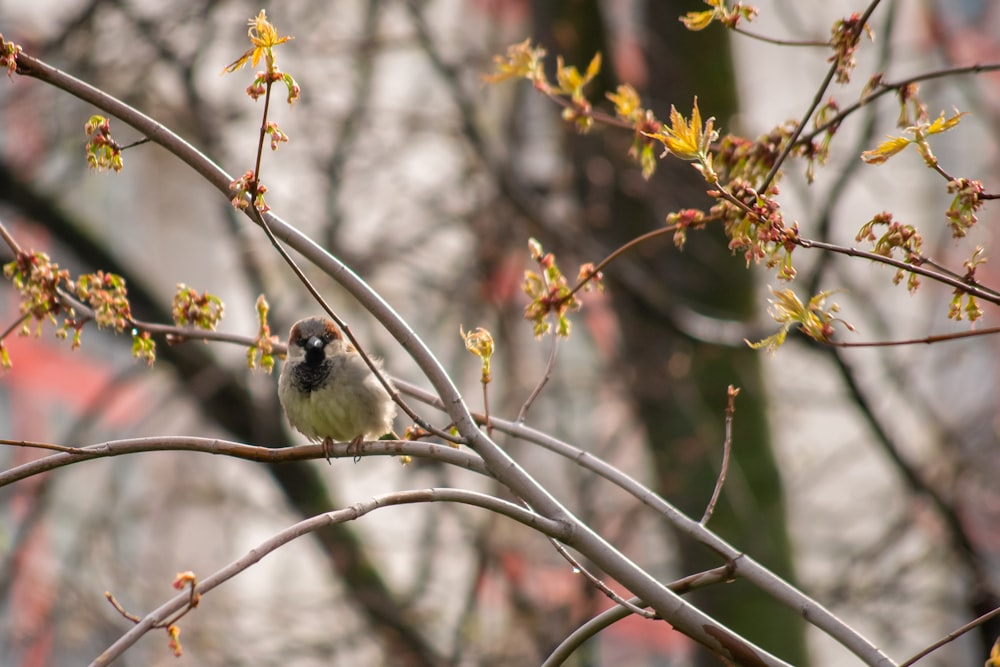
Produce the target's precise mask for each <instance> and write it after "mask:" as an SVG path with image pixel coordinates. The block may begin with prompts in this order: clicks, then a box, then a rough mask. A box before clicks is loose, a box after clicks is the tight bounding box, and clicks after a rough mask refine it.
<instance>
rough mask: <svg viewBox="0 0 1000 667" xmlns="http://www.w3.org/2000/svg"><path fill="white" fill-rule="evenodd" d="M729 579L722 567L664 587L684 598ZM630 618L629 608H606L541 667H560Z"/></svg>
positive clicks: (728, 568)
mask: <svg viewBox="0 0 1000 667" xmlns="http://www.w3.org/2000/svg"><path fill="white" fill-rule="evenodd" d="M730 580H732V567H731V566H730V565H722V566H720V567H717V568H714V569H711V570H706V571H704V572H697V573H695V574H692V575H688V576H686V577H683V578H681V579H677V580H676V581H673V582H671V583H669V584H667V588H669V589H670V590H672V591H673V592H674V593H677V594H678V595H683V594H684V593H687V592H690V591H693V590H695V589H697V588H703V587H705V586H709V585H712V584H719V583H722V582H725V581H730ZM628 602H629V603H631V604H632V605H635V606H638V605H641V604H642V600H640V599H639V598H632V599H631V600H628ZM631 615H632V612H631V611H630V610H629V608H628V607H625V606H623V605H616V606H614V607H611V608H609V609H605V610H604V611H602V612H601V613H600V614H598V615H597V616H595V617H594V618H592V619H590V620H589V621H587V622H586V623H584V624H583V625H581V626H580V627H579V628H577V629H576V630H574V631H573V632H572V633H571V634H570V635H569V636H568V637H566V638H565V639H564V640H562V642H560V643H559V646H557V647H556V648H555V650H553V651H552V653H550V654H549V655H548V656H547V657H546V658H545V662H543V663H542V667H558V666H559V665H562V664H563V663H564V662H565V661H566V660H567V659H569V657H570V656H571V655H572V654H573V653H574V652H575V651H576V650H577V649H578V648H580V646H581V645H583V643H584V642H586V641H587V640H588V639H591V638H592V637H595V636H596V635H597V634H598V633H600V632H601V631H602V630H604V629H605V628H607V627H609V626H611V625H612V624H614V623H617V622H618V621H620V620H622V619H625V618H628V617H629V616H631ZM654 618H658V617H654Z"/></svg>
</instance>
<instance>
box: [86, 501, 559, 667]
mask: <svg viewBox="0 0 1000 667" xmlns="http://www.w3.org/2000/svg"><path fill="white" fill-rule="evenodd" d="M438 502H448V503H462V504H465V505H471V506H473V507H481V508H483V509H487V510H489V511H491V512H495V513H496V514H500V515H502V516H506V517H508V518H510V519H513V520H514V521H517V522H518V523H520V524H523V525H525V526H527V527H528V528H531V529H532V530H536V531H538V532H541V533H544V534H545V535H549V536H550V537H556V536H559V535H562V534H563V533H564V532H565V531H564V528H563V526H562V524H560V523H558V522H556V521H551V520H549V519H546V518H545V517H542V516H540V515H538V514H536V513H534V512H531V511H530V510H526V509H524V508H523V507H520V506H519V505H516V504H514V503H511V502H508V501H506V500H501V499H500V498H495V497H493V496H489V495H486V494H484V493H478V492H476V491H466V490H463V489H440V488H431V489H421V490H413V491H398V492H394V493H388V494H384V495H381V496H375V497H374V498H369V499H368V500H365V501H362V502H358V503H355V504H353V505H351V506H350V507H346V508H344V509H341V510H335V511H333V512H327V513H325V514H320V515H318V516H314V517H311V518H309V519H305V520H303V521H299V522H298V523H296V524H294V525H291V526H289V527H288V528H285V529H284V530H282V531H281V532H279V533H277V534H276V535H274V536H272V537H270V538H269V539H267V540H265V541H264V542H262V543H260V544H258V545H257V546H256V547H254V548H253V549H251V550H250V551H249V552H247V554H246V555H244V556H243V557H241V558H239V559H237V560H235V561H233V562H232V563H230V564H229V565H227V566H226V567H224V568H222V569H221V570H219V571H217V572H215V573H213V574H212V575H210V576H208V577H206V578H205V579H203V580H201V581H200V583H199V584H198V586H197V591H196V592H197V594H198V595H204V594H205V593H208V592H210V591H211V590H212V589H214V588H216V587H218V586H219V585H221V584H223V583H225V582H227V581H229V580H230V579H232V578H233V577H235V576H236V575H238V574H240V573H242V572H244V571H246V570H247V569H248V568H250V567H251V566H252V565H254V564H255V563H257V562H258V561H260V560H261V559H262V558H264V556H267V555H268V554H270V553H272V552H273V551H275V550H276V549H278V548H280V547H282V546H284V545H286V544H288V543H289V542H291V541H292V540H295V539H297V538H299V537H302V536H303V535H308V534H309V533H311V532H313V531H315V530H318V529H320V528H323V527H324V526H329V525H331V524H336V523H343V522H345V521H354V520H355V519H359V518H361V517H363V516H365V515H366V514H369V513H371V512H373V511H375V510H377V509H380V508H383V507H393V506H397V505H410V504H414V503H438ZM192 593H193V592H192V591H184V592H182V593H180V594H179V595H175V596H174V597H173V598H171V599H170V600H168V601H167V602H165V603H163V604H162V605H160V606H159V607H158V608H156V609H155V610H153V611H152V612H150V613H148V614H146V616H144V617H143V618H141V619H140V620H139V622H138V623H136V624H135V626H134V627H132V629H131V630H129V631H128V632H126V633H125V634H124V635H122V636H121V637H119V638H118V640H117V641H115V642H114V643H113V644H112V645H111V646H109V647H108V648H107V649H105V650H104V651H103V652H102V653H101V654H100V655H99V656H97V658H95V659H94V660H93V662H91V663H90V665H91V667H100V666H103V665H109V664H111V663H112V662H113V661H114V660H115V659H117V658H119V657H120V656H121V655H122V654H123V653H124V652H125V651H126V650H128V649H129V648H130V647H131V646H133V645H134V644H135V643H136V642H137V641H139V640H140V639H141V638H142V637H143V636H144V635H145V634H146V633H147V632H149V631H150V630H151V629H153V628H154V627H156V626H157V625H158V624H160V623H163V622H164V621H165V620H166V619H168V618H170V617H171V615H172V614H174V613H175V612H177V611H179V610H181V609H182V608H183V607H184V606H185V605H188V604H189V601H190V600H191V596H192Z"/></svg>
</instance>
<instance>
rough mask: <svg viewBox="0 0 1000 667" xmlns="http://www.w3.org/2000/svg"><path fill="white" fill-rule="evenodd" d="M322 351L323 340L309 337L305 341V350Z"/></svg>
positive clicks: (317, 337)
mask: <svg viewBox="0 0 1000 667" xmlns="http://www.w3.org/2000/svg"><path fill="white" fill-rule="evenodd" d="M321 349H323V339H322V338H320V337H319V336H310V337H309V340H307V341H306V350H321Z"/></svg>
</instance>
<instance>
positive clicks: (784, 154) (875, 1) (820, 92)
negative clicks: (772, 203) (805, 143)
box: [757, 0, 882, 192]
mask: <svg viewBox="0 0 1000 667" xmlns="http://www.w3.org/2000/svg"><path fill="white" fill-rule="evenodd" d="M881 1H882V0H871V3H870V4H869V5H868V8H867V9H865V12H864V14H862V15H861V17H860V19H859V20H858V26H857V27H856V28H855V29H854V35H853V36H852V38H853V40H854V41H857V40H859V39H861V33H862V32H864V29H865V26H866V25H867V24H868V18H869V17H870V16H871V15H872V12H874V11H875V8H876V7H878V5H879V3H880V2H881ZM838 65H839V63H838V62H837V59H836V58H834V61H833V62H832V63H831V64H830V69H829V71H827V73H826V76H825V77H824V78H823V81H822V83H820V85H819V88H818V89H817V90H816V94H815V95H813V99H812V102H810V103H809V107H808V108H807V109H806V112H805V113H804V114H802V119H801V120H800V121H799V122H798V124H797V125H796V126H795V130H794V131H793V132H792V134H791V136H790V137H788V141H786V142H785V146H784V148H782V149H781V153H779V154H778V157H777V159H776V160H775V161H774V165H772V167H771V171H769V172H768V174H767V176H766V177H765V178H764V181H763V182H762V183H761V184H760V185H759V186H758V187H757V191H758V192H767V189H768V187H770V185H771V183H772V182H773V181H774V177H775V176H777V174H778V170H779V169H781V166H782V165H783V164H784V163H785V160H786V159H787V158H788V154H789V153H791V152H792V149H793V148H795V145H796V143H797V142H798V139H799V136H800V135H801V134H802V130H804V129H805V127H806V123H808V122H809V119H810V118H812V115H813V113H814V112H815V111H816V108H817V107H818V106H819V105H820V103H821V102H822V101H823V97H824V96H825V95H826V89H827V88H829V87H830V82H831V81H833V77H834V75H835V74H836V73H837V67H838Z"/></svg>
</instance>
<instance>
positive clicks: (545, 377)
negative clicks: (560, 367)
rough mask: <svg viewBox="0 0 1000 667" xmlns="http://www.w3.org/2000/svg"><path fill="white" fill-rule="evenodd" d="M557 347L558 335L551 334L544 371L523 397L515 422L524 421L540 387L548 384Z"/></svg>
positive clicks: (554, 363) (539, 392)
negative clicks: (525, 397)
mask: <svg viewBox="0 0 1000 667" xmlns="http://www.w3.org/2000/svg"><path fill="white" fill-rule="evenodd" d="M558 348H559V336H557V335H555V334H552V346H551V347H550V348H549V359H548V361H547V362H546V363H545V371H544V372H543V373H542V377H540V378H539V379H538V384H536V385H535V388H534V389H532V390H531V393H530V394H528V398H527V399H525V401H524V403H523V404H522V405H521V409H520V410H519V411H518V413H517V419H516V420H515V421H516V422H517V423H519V424H521V423H524V420H525V419H526V418H527V416H528V410H530V409H531V406H532V405H534V403H535V400H536V399H537V398H538V396H539V395H540V394H541V393H542V389H543V388H544V387H545V385H546V384H548V382H549V379H550V378H551V377H552V369H554V368H555V365H556V350H558Z"/></svg>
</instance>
